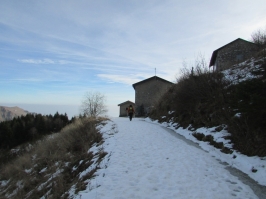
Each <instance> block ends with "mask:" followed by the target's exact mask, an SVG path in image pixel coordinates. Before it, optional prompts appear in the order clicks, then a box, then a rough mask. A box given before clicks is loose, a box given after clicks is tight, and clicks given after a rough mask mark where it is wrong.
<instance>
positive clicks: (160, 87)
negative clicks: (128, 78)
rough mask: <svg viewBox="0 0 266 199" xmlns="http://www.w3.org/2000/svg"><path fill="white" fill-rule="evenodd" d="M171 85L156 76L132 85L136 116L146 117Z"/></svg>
mask: <svg viewBox="0 0 266 199" xmlns="http://www.w3.org/2000/svg"><path fill="white" fill-rule="evenodd" d="M172 85H173V83H172V82H169V81H167V80H165V79H162V78H160V77H157V76H153V77H151V78H148V79H145V80H143V81H140V82H137V83H135V84H133V85H132V86H133V88H134V89H135V107H136V108H135V110H136V116H144V115H146V114H147V113H148V112H149V109H150V108H151V107H152V106H154V105H155V104H156V102H157V101H158V100H159V99H160V97H161V96H162V95H163V94H164V93H165V92H166V91H167V90H168V89H169V88H170V87H171V86H172Z"/></svg>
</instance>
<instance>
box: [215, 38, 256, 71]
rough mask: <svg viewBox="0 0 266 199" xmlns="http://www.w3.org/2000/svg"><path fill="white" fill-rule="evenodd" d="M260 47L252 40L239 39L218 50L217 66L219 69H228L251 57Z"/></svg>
mask: <svg viewBox="0 0 266 199" xmlns="http://www.w3.org/2000/svg"><path fill="white" fill-rule="evenodd" d="M258 50H259V47H258V46H257V45H255V44H253V43H251V42H247V41H244V40H237V41H235V42H233V43H231V44H229V45H228V46H225V47H223V48H221V49H220V50H218V53H217V57H216V61H215V68H216V70H217V71H221V70H225V69H228V68H229V67H230V66H232V65H233V64H237V63H240V62H242V61H244V60H246V59H249V58H251V57H252V56H253V55H254V54H255V53H256V52H257V51H258Z"/></svg>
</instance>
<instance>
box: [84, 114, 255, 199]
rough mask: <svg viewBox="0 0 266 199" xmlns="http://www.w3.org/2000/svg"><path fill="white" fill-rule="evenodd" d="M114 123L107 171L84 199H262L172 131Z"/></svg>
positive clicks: (124, 121)
mask: <svg viewBox="0 0 266 199" xmlns="http://www.w3.org/2000/svg"><path fill="white" fill-rule="evenodd" d="M113 122H114V123H115V125H116V128H117V133H116V134H115V135H114V136H112V137H111V138H110V139H107V140H106V143H105V149H106V150H107V151H108V152H109V154H110V156H109V158H108V162H106V168H103V169H100V170H99V171H98V172H97V173H98V176H97V177H96V178H95V180H94V181H93V182H92V186H93V184H95V188H93V189H92V190H90V191H85V192H82V193H81V194H80V197H81V198H83V199H85V198H99V199H103V198H106V199H107V198H108V199H114V198H116V199H129V198H130V199H134V198H141V199H144V198H147V199H150V198H153V199H156V198H158V199H159V198H160V199H162V198H167V199H170V198H178V199H187V198H197V199H198V198H204V199H208V198H210V199H213V198H216V199H219V198H221V199H222V198H223V199H224V198H227V199H230V198H231V199H235V198H241V199H243V198H250V199H251V198H252V199H255V198H258V197H257V196H256V195H255V194H254V192H253V190H252V189H251V188H250V187H249V186H248V185H246V184H244V183H243V182H242V181H241V180H239V179H238V178H237V177H236V176H234V175H232V174H231V173H230V172H229V171H228V170H227V169H226V167H227V166H226V165H223V164H221V163H220V162H219V161H217V160H216V159H215V158H213V157H211V156H210V155H209V154H208V153H206V152H205V151H203V150H201V149H199V148H197V147H194V146H192V145H191V144H188V143H186V142H185V141H183V140H182V139H178V138H176V137H174V136H173V135H171V134H170V133H169V132H168V131H167V130H166V129H164V128H162V127H160V126H158V125H155V124H151V123H148V122H143V121H141V119H136V118H134V119H133V120H132V121H131V122H130V121H129V120H128V119H127V118H114V119H113ZM105 128H109V127H108V126H107V127H105ZM96 187H97V188H96Z"/></svg>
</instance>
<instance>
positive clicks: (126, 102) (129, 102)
mask: <svg viewBox="0 0 266 199" xmlns="http://www.w3.org/2000/svg"><path fill="white" fill-rule="evenodd" d="M124 104H133V105H135V103H134V102H131V101H129V100H127V101H125V102H122V103H121V104H118V105H117V106H122V105H124Z"/></svg>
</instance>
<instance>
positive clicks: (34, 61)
mask: <svg viewBox="0 0 266 199" xmlns="http://www.w3.org/2000/svg"><path fill="white" fill-rule="evenodd" d="M18 61H19V62H22V63H28V64H55V61H53V60H51V59H18ZM58 63H63V62H58Z"/></svg>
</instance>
